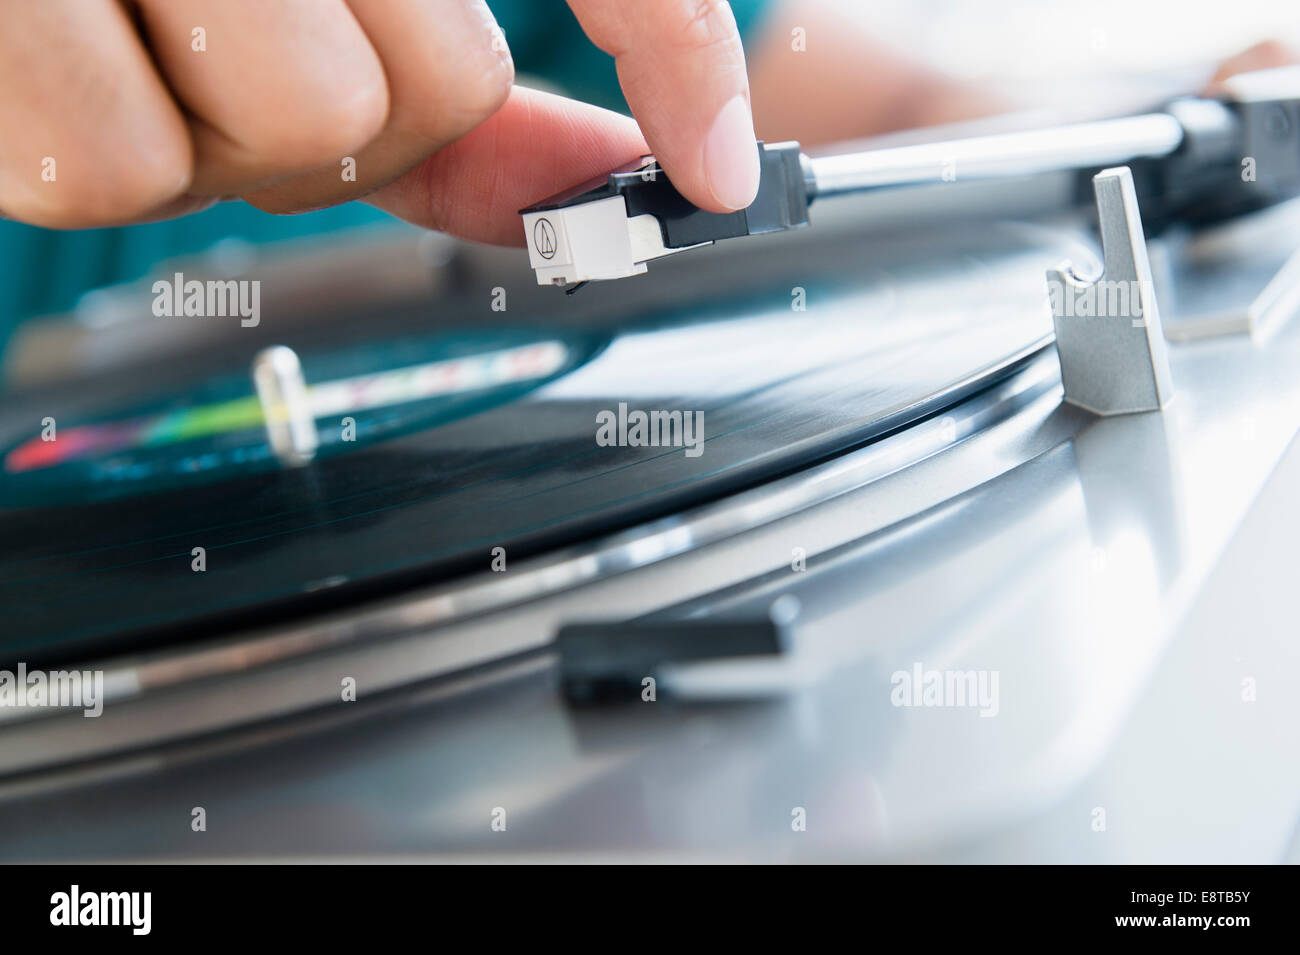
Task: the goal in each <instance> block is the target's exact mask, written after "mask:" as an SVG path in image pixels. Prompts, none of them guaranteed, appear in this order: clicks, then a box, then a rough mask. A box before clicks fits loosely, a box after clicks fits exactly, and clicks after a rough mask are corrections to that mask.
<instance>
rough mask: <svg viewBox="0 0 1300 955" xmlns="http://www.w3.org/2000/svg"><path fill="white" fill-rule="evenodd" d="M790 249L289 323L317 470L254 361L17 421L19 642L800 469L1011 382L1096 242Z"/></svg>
mask: <svg viewBox="0 0 1300 955" xmlns="http://www.w3.org/2000/svg"><path fill="white" fill-rule="evenodd" d="M790 248H791V250H792V251H789V252H784V253H782V254H781V255H779V256H775V257H773V256H769V257H768V258H769V261H768V262H766V263H765V265H764V267H763V268H762V269H757V268H756V269H754V270H753V272H752V274H750V275H749V276H748V280H747V287H746V288H745V289H744V290H743V292H742V293H739V294H737V293H734V292H732V293H728V294H727V295H725V296H717V297H714V298H713V299H711V300H709V299H705V300H700V299H698V298H694V297H693V298H691V299H690V300H689V301H686V302H684V303H682V304H680V305H678V306H677V307H674V308H663V307H659V306H656V307H655V308H653V309H649V310H648V311H643V312H642V313H639V314H637V320H636V321H634V322H632V321H626V320H625V317H626V315H627V314H632V313H635V312H636V309H635V308H634V307H632V306H635V296H636V294H637V292H636V289H635V287H634V286H633V287H632V288H631V289H630V290H629V291H628V292H627V293H626V294H627V295H629V296H631V299H630V301H631V306H629V307H628V308H625V309H623V310H622V312H621V313H620V315H619V316H616V317H617V318H618V320H617V321H613V320H611V321H610V322H606V323H600V322H596V323H592V324H591V325H590V327H584V328H580V329H577V330H564V331H557V330H554V329H551V330H546V329H543V328H542V325H541V323H533V324H532V325H530V324H529V323H527V322H523V321H519V320H517V319H514V320H512V322H511V324H510V325H505V324H497V325H495V326H489V325H485V324H484V323H481V322H475V323H472V324H471V323H469V322H468V321H466V322H465V323H463V324H461V325H459V326H448V325H447V324H445V323H443V324H440V325H439V327H438V328H437V329H436V330H434V331H429V332H425V333H422V334H421V333H409V332H408V333H407V334H403V335H387V337H385V338H383V339H381V340H378V341H373V342H369V343H367V344H366V345H365V346H364V347H360V348H358V347H355V346H349V347H346V348H331V347H329V346H328V345H321V344H312V345H310V346H308V345H303V344H302V343H299V342H295V341H287V342H285V344H288V345H291V346H294V347H295V348H297V349H298V350H299V353H300V357H301V361H302V366H303V371H304V375H305V377H306V380H307V382H308V384H309V386H310V392H309V397H310V401H311V407H312V410H313V414H314V416H315V418H316V425H317V431H318V434H319V436H320V451H319V453H318V455H317V458H316V459H315V461H314V462H313V463H311V464H310V465H308V466H306V467H302V468H296V469H285V468H282V467H280V466H279V465H278V464H277V462H276V460H275V458H274V455H273V454H272V453H271V451H270V448H269V447H268V444H267V441H266V437H265V433H264V429H263V420H262V414H261V410H260V406H259V404H258V402H257V399H256V397H255V395H254V392H253V388H252V385H251V382H250V378H249V374H248V361H249V360H250V359H251V357H252V356H251V352H250V353H249V354H245V355H243V356H242V357H241V359H240V360H239V361H238V362H232V363H231V365H230V367H229V368H228V369H227V370H225V371H224V372H220V373H215V374H212V375H210V376H207V377H206V378H204V379H202V380H199V381H196V382H194V383H192V386H191V387H188V388H186V389H180V390H176V391H173V392H170V393H166V394H159V395H154V396H152V397H148V398H141V399H140V400H137V401H133V402H121V401H109V400H107V399H106V400H105V401H104V402H103V403H102V406H99V405H96V404H95V402H94V400H93V396H92V399H91V403H90V406H91V407H92V408H94V413H85V412H84V411H81V412H75V413H74V412H71V411H70V412H68V413H66V414H65V413H63V412H61V411H55V412H52V413H51V417H53V418H55V420H57V433H56V436H55V439H54V440H45V437H46V435H45V434H44V433H43V432H42V430H38V428H39V425H38V424H37V422H35V421H24V422H21V423H19V424H18V425H15V424H14V422H12V421H10V422H6V423H5V424H6V427H5V429H4V433H5V434H10V435H17V437H16V438H15V439H13V440H10V441H8V443H7V446H4V447H0V462H2V464H3V467H2V471H0V501H2V502H3V505H4V509H3V511H0V608H2V609H3V613H4V617H5V628H4V636H3V638H2V642H0V656H3V657H4V658H5V660H6V661H15V660H24V661H27V662H29V663H33V664H34V663H36V662H43V661H55V660H63V659H70V658H72V657H78V658H86V657H101V656H107V655H110V654H115V653H119V652H122V651H123V650H127V649H133V648H137V647H143V646H147V645H150V644H157V643H158V642H160V641H175V642H178V641H185V640H192V639H197V638H200V637H202V636H205V635H209V634H212V633H214V632H220V631H223V630H225V629H228V628H231V627H236V626H241V625H245V624H247V623H249V622H251V621H254V620H255V621H256V622H258V623H259V624H260V623H264V622H266V621H268V620H273V619H275V618H276V616H277V615H285V614H299V613H304V612H308V611H311V610H312V609H315V608H322V607H326V606H330V605H335V606H336V605H338V604H339V603H345V602H348V601H356V600H360V599H364V598H367V597H371V596H374V595H377V594H382V593H392V592H394V591H397V590H400V589H401V588H403V587H408V586H411V585H414V584H420V583H429V582H433V581H439V580H446V579H451V578H456V577H458V576H462V575H471V574H483V573H491V572H492V570H491V567H492V563H493V558H494V555H498V556H504V559H505V561H506V562H507V563H506V565H507V567H508V566H509V562H511V561H517V560H520V559H523V558H525V557H527V556H529V555H531V554H536V553H539V552H542V551H545V550H547V549H549V548H553V547H557V546H561V545H565V544H568V543H572V542H575V541H578V540H582V539H587V538H591V537H593V536H595V535H599V534H602V533H605V532H608V531H611V530H614V529H617V528H621V527H626V526H629V525H632V524H634V523H637V522H640V521H643V520H646V519H650V518H653V517H657V516H661V515H664V514H669V513H673V512H675V511H679V510H681V509H683V508H686V507H690V506H692V505H695V504H698V503H701V502H704V501H707V500H710V499H715V498H718V497H720V496H723V495H726V494H728V493H732V492H734V491H736V490H739V489H742V488H745V487H749V486H753V485H755V484H757V483H760V482H762V481H765V480H768V479H771V478H772V477H774V476H777V475H780V474H784V473H789V472H791V471H793V470H795V469H798V468H801V467H805V466H807V465H809V464H811V463H814V462H816V461H819V460H823V459H825V458H827V457H829V456H832V455H835V454H837V453H840V452H843V451H845V450H847V449H849V448H853V447H856V446H859V445H861V444H863V443H864V442H868V441H871V440H873V439H875V438H878V437H879V436H881V435H883V434H885V433H888V432H891V431H894V430H897V429H899V428H901V427H904V426H906V425H907V424H908V423H909V422H912V421H915V420H917V419H918V418H921V417H924V416H928V415H933V414H936V413H940V412H941V411H942V410H943V409H944V408H945V407H948V406H950V405H951V404H952V403H954V402H956V401H960V400H962V398H964V397H965V396H967V395H969V394H970V393H971V392H972V391H974V390H976V389H979V388H981V387H983V386H986V385H988V384H989V383H991V382H992V381H995V380H997V379H999V378H1000V377H1002V376H1005V375H1006V374H1008V373H1009V372H1010V371H1011V370H1012V369H1014V368H1015V367H1016V366H1017V363H1018V362H1021V361H1023V360H1024V359H1025V358H1026V357H1027V356H1029V355H1031V354H1033V353H1034V352H1035V351H1036V350H1037V349H1039V348H1041V347H1044V345H1045V343H1046V341H1047V340H1048V336H1049V333H1050V328H1051V322H1050V316H1049V313H1048V311H1047V302H1046V290H1045V289H1046V287H1045V284H1044V270H1045V269H1046V268H1047V267H1049V266H1052V265H1056V264H1058V263H1059V262H1060V261H1061V260H1062V259H1065V258H1069V257H1074V258H1075V259H1076V260H1081V257H1082V259H1083V260H1086V258H1087V257H1088V255H1089V254H1090V253H1089V252H1088V251H1087V250H1086V248H1082V247H1080V246H1079V245H1077V244H1076V243H1074V242H1073V241H1071V240H1069V239H1066V238H1062V237H1059V236H1054V235H1051V234H1048V233H1045V232H1044V231H1042V230H1034V231H1028V230H1026V229H1021V228H1019V227H1011V226H1008V227H988V226H985V227H982V228H981V229H979V230H978V231H972V232H968V233H957V232H953V233H950V234H947V235H945V236H942V237H939V238H936V237H934V236H930V237H927V238H925V239H924V240H921V239H917V240H914V241H911V242H907V241H891V242H881V241H875V242H867V241H866V240H862V241H860V242H859V243H858V244H857V245H852V244H850V245H848V246H844V245H841V246H840V247H837V249H836V255H837V256H840V257H841V258H844V257H847V258H849V259H850V260H851V261H858V262H860V263H861V266H860V267H859V268H858V269H857V271H856V274H854V273H852V272H849V273H846V272H845V271H844V270H842V269H837V270H833V271H831V270H826V269H818V268H816V267H814V266H815V265H816V261H815V257H816V256H817V255H818V254H819V253H818V252H817V248H818V247H817V246H816V245H813V244H807V243H805V244H803V245H794V246H791V247H790ZM810 257H812V258H810ZM709 261H710V260H709V259H708V258H707V257H700V262H701V263H702V265H701V266H700V267H703V268H707V267H708V265H709ZM679 271H680V270H679ZM665 274H666V275H668V276H670V277H671V276H672V275H674V274H676V273H673V272H671V271H667V272H665ZM845 274H848V276H849V277H847V278H845V277H843V276H844V275H845ZM634 281H645V282H648V281H650V279H648V278H647V279H640V280H634ZM386 334H387V333H386ZM81 399H82V403H81V404H80V405H79V407H80V408H82V409H84V408H85V407H86V403H85V396H84V395H83V396H81ZM496 548H501V549H502V550H501V551H497V550H495V549H496ZM507 572H508V571H507Z"/></svg>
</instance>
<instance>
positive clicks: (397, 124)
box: [244, 0, 514, 212]
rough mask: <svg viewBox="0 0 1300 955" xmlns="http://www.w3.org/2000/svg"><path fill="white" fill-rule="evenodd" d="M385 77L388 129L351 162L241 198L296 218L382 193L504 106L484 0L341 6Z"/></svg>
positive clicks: (504, 70) (508, 78) (362, 1)
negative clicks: (350, 15) (349, 12)
mask: <svg viewBox="0 0 1300 955" xmlns="http://www.w3.org/2000/svg"><path fill="white" fill-rule="evenodd" d="M348 2H349V4H350V6H351V9H352V12H353V14H354V15H355V16H356V18H357V21H358V22H359V23H360V24H361V27H362V28H363V29H364V30H365V32H366V36H367V37H369V39H370V43H371V45H372V46H373V47H374V48H375V50H376V51H377V52H378V54H379V58H380V60H381V61H382V62H383V65H384V72H385V74H386V75H387V77H388V89H389V113H388V125H387V127H385V129H384V130H383V132H382V133H380V134H379V136H378V137H376V139H375V140H374V141H373V142H371V143H370V144H369V145H367V146H365V147H364V148H363V149H361V150H360V151H359V152H357V153H356V154H355V155H350V156H343V155H340V156H337V157H334V158H333V160H332V162H331V163H330V165H329V166H327V167H326V168H322V169H318V170H315V171H313V172H309V173H304V174H302V175H299V176H293V177H290V178H286V179H282V180H280V181H279V182H277V183H275V184H274V185H272V186H270V187H268V188H265V189H261V190H258V191H257V192H254V193H252V194H251V195H245V196H244V198H245V199H246V200H248V201H249V202H251V203H252V204H253V205H255V206H258V207H259V208H262V209H265V210H267V211H268V212H296V211H298V210H301V209H312V208H319V207H321V206H326V205H332V204H334V203H338V202H343V201H345V200H348V199H353V198H356V197H357V196H362V195H365V194H367V193H370V192H373V191H374V190H376V189H378V188H380V187H381V186H385V185H387V184H388V183H390V182H392V181H393V180H394V179H396V178H397V177H398V176H400V175H401V174H402V173H404V172H406V171H407V170H408V169H410V168H412V167H413V166H415V165H416V164H417V163H419V162H420V161H421V160H423V159H425V158H426V157H427V156H429V155H430V154H431V153H433V152H435V151H437V150H438V149H441V148H442V147H443V146H445V145H447V144H448V143H451V142H454V141H455V140H457V139H459V138H460V137H461V136H463V135H465V134H466V133H467V132H469V131H470V130H471V129H473V128H474V127H475V126H477V125H478V124H479V123H481V122H482V121H483V120H485V119H486V118H487V117H489V116H491V115H492V114H493V113H494V112H496V110H497V109H498V108H499V107H500V106H501V104H502V103H503V102H505V99H506V97H507V96H508V95H509V94H510V85H511V83H512V82H513V81H514V64H513V63H512V61H511V59H510V53H509V51H508V50H507V48H506V44H505V40H504V35H503V34H502V33H501V31H500V29H499V28H498V27H497V24H496V20H495V19H493V17H492V13H491V11H490V10H488V7H487V4H486V3H484V2H483V0H348Z"/></svg>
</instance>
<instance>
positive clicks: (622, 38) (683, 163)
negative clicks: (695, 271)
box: [569, 0, 758, 212]
mask: <svg viewBox="0 0 1300 955" xmlns="http://www.w3.org/2000/svg"><path fill="white" fill-rule="evenodd" d="M569 6H570V7H572V8H573V12H574V13H575V14H576V16H577V17H578V22H579V23H581V24H582V28H583V30H585V31H586V33H587V36H589V37H590V38H591V40H592V42H593V43H595V44H596V45H597V46H599V47H600V48H601V49H603V50H604V51H605V52H606V53H609V54H611V55H612V56H613V57H614V60H615V62H616V64H617V66H618V76H619V81H620V82H621V83H622V85H623V92H624V93H625V94H626V96H627V101H628V105H629V106H631V107H632V115H634V116H635V117H636V118H637V121H638V122H639V123H640V124H641V128H642V130H644V131H645V136H646V139H647V140H648V141H649V143H650V147H651V149H653V150H654V154H655V158H656V159H658V160H659V162H660V164H661V165H662V166H663V168H664V171H665V172H667V173H668V175H669V177H670V178H671V179H672V181H673V185H675V186H676V187H677V188H678V190H679V191H680V192H681V193H682V194H683V195H685V196H686V198H688V199H690V200H691V201H692V202H694V203H695V204H696V205H698V206H700V207H702V208H705V209H708V210H710V211H712V212H729V211H732V210H735V209H742V208H744V207H745V206H748V205H749V204H750V203H751V202H753V201H754V196H755V194H756V193H757V191H758V149H757V147H756V146H755V145H754V121H753V117H752V116H751V113H750V104H749V81H748V80H747V79H746V76H745V53H744V50H743V49H742V48H741V45H740V34H739V32H738V31H737V29H736V18H735V16H734V15H733V14H732V12H731V7H730V5H729V4H727V3H726V2H724V0H660V2H657V3H647V2H645V0H569Z"/></svg>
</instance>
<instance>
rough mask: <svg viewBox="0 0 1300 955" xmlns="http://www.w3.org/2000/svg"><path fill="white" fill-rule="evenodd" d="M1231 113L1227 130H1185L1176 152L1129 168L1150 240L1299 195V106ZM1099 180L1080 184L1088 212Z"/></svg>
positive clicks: (1088, 175) (1232, 106) (1084, 177)
mask: <svg viewBox="0 0 1300 955" xmlns="http://www.w3.org/2000/svg"><path fill="white" fill-rule="evenodd" d="M1225 105H1226V106H1227V108H1228V111H1229V112H1230V114H1231V123H1230V124H1229V125H1228V126H1227V127H1226V128H1220V127H1217V126H1212V127H1207V128H1204V129H1202V128H1198V127H1196V126H1194V125H1185V126H1184V131H1183V133H1184V139H1183V144H1182V145H1181V146H1180V147H1179V148H1178V149H1177V150H1176V151H1175V152H1173V153H1171V154H1170V155H1169V156H1163V157H1160V158H1154V159H1136V160H1134V161H1132V162H1130V163H1129V164H1128V165H1129V167H1130V168H1131V169H1132V171H1133V183H1134V187H1135V189H1136V192H1137V197H1138V204H1139V206H1140V207H1141V210H1142V224H1143V228H1144V229H1145V230H1146V231H1147V233H1148V234H1152V235H1154V234H1158V233H1159V232H1161V231H1163V230H1164V229H1166V228H1168V227H1169V226H1171V225H1174V224H1186V225H1192V226H1197V225H1211V224H1213V223H1216V222H1222V221H1224V220H1226V219H1231V218H1235V217H1236V216H1239V215H1244V214H1246V213H1249V212H1254V211H1256V210H1258V209H1263V208H1266V207H1268V206H1271V205H1274V204H1276V203H1279V202H1283V201H1285V200H1287V199H1290V198H1293V197H1295V196H1296V195H1300V100H1295V99H1290V100H1271V101H1267V102H1257V103H1234V102H1228V103H1226V104H1225ZM1096 172H1097V170H1095V169H1089V170H1085V171H1084V172H1083V173H1081V174H1080V176H1079V182H1078V198H1079V202H1080V203H1082V204H1088V203H1091V202H1092V195H1093V190H1092V176H1093V175H1094V174H1095V173H1096Z"/></svg>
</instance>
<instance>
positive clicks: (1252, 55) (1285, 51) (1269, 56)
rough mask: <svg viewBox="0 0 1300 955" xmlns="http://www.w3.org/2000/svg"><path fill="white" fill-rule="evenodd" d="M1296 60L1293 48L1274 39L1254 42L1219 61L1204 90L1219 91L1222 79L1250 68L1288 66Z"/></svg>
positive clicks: (1247, 71) (1298, 59) (1299, 59)
mask: <svg viewBox="0 0 1300 955" xmlns="http://www.w3.org/2000/svg"><path fill="white" fill-rule="evenodd" d="M1297 62H1300V55H1297V54H1296V51H1295V50H1292V49H1291V48H1290V47H1287V46H1285V45H1283V44H1281V43H1278V42H1276V41H1275V40H1265V41H1264V42H1263V43H1256V44H1255V45H1254V46H1252V47H1251V48H1250V49H1248V50H1243V51H1242V52H1240V53H1238V54H1237V55H1236V56H1232V57H1229V58H1228V59H1226V60H1224V61H1223V62H1222V63H1220V64H1219V68H1218V70H1216V71H1215V73H1214V77H1213V78H1212V79H1211V80H1210V83H1209V86H1208V87H1207V88H1206V92H1208V93H1211V94H1213V93H1218V92H1220V91H1221V90H1222V87H1223V81H1224V80H1226V79H1228V78H1230V77H1233V76H1236V75H1237V74H1238V73H1249V72H1251V71H1252V70H1268V69H1272V68H1273V67H1275V66H1289V65H1290V64H1292V63H1297Z"/></svg>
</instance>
